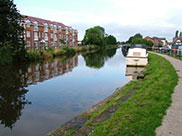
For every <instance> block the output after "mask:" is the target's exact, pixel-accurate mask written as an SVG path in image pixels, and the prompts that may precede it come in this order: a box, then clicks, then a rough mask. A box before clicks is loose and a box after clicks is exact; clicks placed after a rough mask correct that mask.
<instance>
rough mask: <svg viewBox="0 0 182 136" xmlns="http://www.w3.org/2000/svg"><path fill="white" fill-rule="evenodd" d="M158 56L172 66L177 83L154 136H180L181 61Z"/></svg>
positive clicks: (181, 125)
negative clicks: (176, 76)
mask: <svg viewBox="0 0 182 136" xmlns="http://www.w3.org/2000/svg"><path fill="white" fill-rule="evenodd" d="M156 54H157V53H156ZM158 55H160V56H162V57H164V58H166V59H167V60H169V62H170V63H171V64H172V65H173V66H174V68H175V69H176V71H177V74H178V76H179V81H178V85H177V86H176V88H175V90H174V93H173V94H172V104H171V106H170V107H169V108H168V110H167V114H166V115H165V116H164V118H163V121H162V125H161V126H160V127H158V128H157V129H156V136H182V61H180V60H178V59H175V58H172V57H169V56H167V55H162V54H158Z"/></svg>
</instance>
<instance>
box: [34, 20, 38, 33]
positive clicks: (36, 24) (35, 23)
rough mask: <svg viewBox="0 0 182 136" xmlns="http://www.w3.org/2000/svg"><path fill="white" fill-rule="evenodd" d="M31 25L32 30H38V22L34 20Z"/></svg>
mask: <svg viewBox="0 0 182 136" xmlns="http://www.w3.org/2000/svg"><path fill="white" fill-rule="evenodd" d="M33 25H34V31H38V22H37V21H34V23H33Z"/></svg>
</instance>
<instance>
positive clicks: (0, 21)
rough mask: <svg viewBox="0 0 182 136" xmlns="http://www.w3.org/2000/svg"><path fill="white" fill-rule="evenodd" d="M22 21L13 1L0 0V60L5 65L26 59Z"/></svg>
mask: <svg viewBox="0 0 182 136" xmlns="http://www.w3.org/2000/svg"><path fill="white" fill-rule="evenodd" d="M22 19H23V17H22V16H21V15H20V13H19V11H18V10H17V8H16V5H15V4H14V3H13V0H0V60H1V61H3V63H8V59H9V62H10V61H12V60H19V61H20V60H21V59H22V58H25V55H26V50H25V47H24V46H25V42H24V37H23V32H24V28H23V26H22V25H21V23H22ZM5 57H6V58H5Z"/></svg>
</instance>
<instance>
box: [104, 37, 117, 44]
mask: <svg viewBox="0 0 182 136" xmlns="http://www.w3.org/2000/svg"><path fill="white" fill-rule="evenodd" d="M105 40H106V43H107V44H108V45H115V44H117V41H116V38H115V37H114V36H113V35H109V36H107V37H105Z"/></svg>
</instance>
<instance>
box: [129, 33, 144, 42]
mask: <svg viewBox="0 0 182 136" xmlns="http://www.w3.org/2000/svg"><path fill="white" fill-rule="evenodd" d="M126 43H128V44H146V41H145V40H143V36H142V35H141V34H140V33H137V34H135V35H134V36H131V37H130V38H129V39H128V41H127V42H126Z"/></svg>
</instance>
